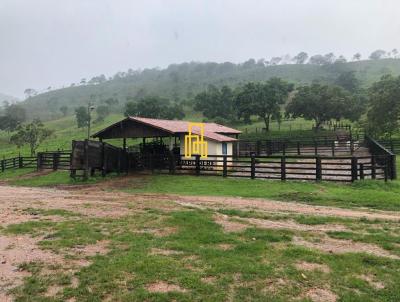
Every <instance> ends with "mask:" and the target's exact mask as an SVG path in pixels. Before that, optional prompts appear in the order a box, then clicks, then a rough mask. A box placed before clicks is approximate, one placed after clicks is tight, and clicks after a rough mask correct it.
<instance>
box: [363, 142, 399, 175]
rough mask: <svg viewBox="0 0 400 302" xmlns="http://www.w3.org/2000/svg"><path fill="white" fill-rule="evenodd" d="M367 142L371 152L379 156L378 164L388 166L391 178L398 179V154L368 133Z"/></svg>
mask: <svg viewBox="0 0 400 302" xmlns="http://www.w3.org/2000/svg"><path fill="white" fill-rule="evenodd" d="M365 144H366V146H367V147H368V148H369V151H370V152H371V154H373V155H375V156H377V162H378V164H382V165H385V166H387V170H388V173H389V177H390V178H391V179H396V178H397V171H396V155H395V154H394V153H393V152H391V151H390V150H388V149H386V148H385V147H384V146H383V145H382V144H380V143H379V142H377V141H376V140H375V139H373V138H372V137H370V136H368V135H366V136H365Z"/></svg>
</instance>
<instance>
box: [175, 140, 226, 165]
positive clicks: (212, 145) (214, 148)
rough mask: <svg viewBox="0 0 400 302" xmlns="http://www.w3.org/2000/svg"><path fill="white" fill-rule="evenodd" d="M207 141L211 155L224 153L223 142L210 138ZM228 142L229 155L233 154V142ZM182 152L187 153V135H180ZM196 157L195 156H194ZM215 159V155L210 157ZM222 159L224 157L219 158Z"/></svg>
mask: <svg viewBox="0 0 400 302" xmlns="http://www.w3.org/2000/svg"><path fill="white" fill-rule="evenodd" d="M205 140H206V141H207V150H208V154H209V155H222V142H217V141H213V140H209V139H205ZM226 144H227V155H230V156H231V155H232V154H233V143H229V142H228V143H226ZM180 154H181V155H185V136H184V135H182V136H181V137H180ZM193 158H194V157H193ZM210 159H214V157H212V158H210ZM219 159H222V158H219Z"/></svg>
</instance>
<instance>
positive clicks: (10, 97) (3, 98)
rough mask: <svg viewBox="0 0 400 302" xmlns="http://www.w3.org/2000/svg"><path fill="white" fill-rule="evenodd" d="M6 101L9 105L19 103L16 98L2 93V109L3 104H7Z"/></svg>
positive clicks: (0, 96) (0, 95) (0, 100)
mask: <svg viewBox="0 0 400 302" xmlns="http://www.w3.org/2000/svg"><path fill="white" fill-rule="evenodd" d="M5 101H7V102H9V103H15V102H18V101H19V99H18V98H16V97H14V96H10V95H7V94H4V93H0V108H1V107H2V106H3V102H5Z"/></svg>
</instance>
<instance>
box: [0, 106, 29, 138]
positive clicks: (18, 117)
mask: <svg viewBox="0 0 400 302" xmlns="http://www.w3.org/2000/svg"><path fill="white" fill-rule="evenodd" d="M25 120H26V111H25V109H24V108H23V107H21V106H19V105H17V104H12V105H8V106H6V107H5V108H4V114H3V115H2V116H1V117H0V130H5V131H14V130H15V129H16V128H17V127H18V126H19V125H20V124H21V123H23V122H25Z"/></svg>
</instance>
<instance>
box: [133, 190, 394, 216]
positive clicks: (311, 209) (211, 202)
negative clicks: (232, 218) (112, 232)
mask: <svg viewBox="0 0 400 302" xmlns="http://www.w3.org/2000/svg"><path fill="white" fill-rule="evenodd" d="M140 197H141V198H143V199H147V200H151V199H158V200H172V201H175V202H176V203H178V204H180V205H183V206H194V207H195V206H196V205H197V206H199V205H200V206H206V207H209V208H221V207H227V208H233V209H257V210H262V211H268V212H277V213H281V212H291V213H293V214H306V215H318V216H334V217H336V216H337V217H348V218H366V219H371V220H375V219H382V220H393V221H400V213H394V212H389V211H378V210H376V211H372V210H367V209H365V210H352V209H341V208H334V207H326V206H313V205H307V204H303V203H296V202H283V201H276V200H268V199H260V198H240V197H222V196H181V195H173V194H140Z"/></svg>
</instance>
